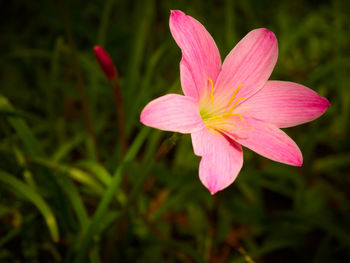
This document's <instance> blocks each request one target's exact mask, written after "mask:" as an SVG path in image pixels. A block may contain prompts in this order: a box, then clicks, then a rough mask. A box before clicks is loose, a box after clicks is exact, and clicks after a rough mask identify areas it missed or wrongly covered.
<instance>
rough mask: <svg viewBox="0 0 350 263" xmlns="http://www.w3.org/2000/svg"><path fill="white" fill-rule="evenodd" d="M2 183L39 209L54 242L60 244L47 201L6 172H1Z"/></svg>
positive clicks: (53, 217) (54, 219)
mask: <svg viewBox="0 0 350 263" xmlns="http://www.w3.org/2000/svg"><path fill="white" fill-rule="evenodd" d="M0 181H1V182H3V183H5V184H8V185H9V186H11V187H12V188H13V189H14V190H15V191H14V193H15V194H17V193H19V194H21V195H22V196H24V197H25V198H26V199H28V201H30V202H32V203H33V204H34V205H35V206H36V207H37V208H38V210H39V211H40V212H41V214H42V216H43V217H44V219H45V222H46V224H47V226H48V228H49V231H50V234H51V238H52V240H53V241H54V242H58V240H59V233H58V227H57V223H56V218H55V216H54V214H53V213H52V211H51V209H50V207H49V205H48V204H47V203H46V202H45V200H44V199H43V198H42V197H41V196H40V195H39V194H38V193H37V192H35V191H34V190H33V189H32V188H30V187H29V186H28V185H26V184H24V183H23V182H22V181H20V180H18V179H17V178H16V177H14V176H13V175H10V174H8V173H7V172H5V171H1V170H0Z"/></svg>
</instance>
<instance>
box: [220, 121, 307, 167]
mask: <svg viewBox="0 0 350 263" xmlns="http://www.w3.org/2000/svg"><path fill="white" fill-rule="evenodd" d="M239 122H242V125H240V124H239ZM236 126H239V128H237V129H236V128H235V127H236ZM225 134H226V135H228V136H229V137H231V138H232V139H233V140H235V141H236V142H238V143H240V144H242V145H243V146H245V147H247V148H249V149H251V150H253V151H254V152H256V153H258V154H260V155H262V156H264V157H266V158H269V159H271V160H274V161H277V162H281V163H286V164H290V165H294V166H301V165H302V163H303V156H302V154H301V152H300V149H299V147H298V145H296V143H295V142H294V141H293V140H292V139H291V138H290V137H289V136H288V135H287V134H286V133H284V132H283V131H282V130H280V129H279V128H277V127H276V126H274V125H272V124H269V123H267V122H264V121H261V120H258V119H254V118H249V117H246V116H245V117H243V119H242V120H237V118H236V123H235V125H232V128H231V129H230V131H228V132H225Z"/></svg>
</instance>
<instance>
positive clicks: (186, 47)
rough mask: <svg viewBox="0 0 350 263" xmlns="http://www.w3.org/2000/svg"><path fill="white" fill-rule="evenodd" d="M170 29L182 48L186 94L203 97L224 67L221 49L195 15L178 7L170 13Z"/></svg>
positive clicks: (183, 85) (183, 79)
mask: <svg viewBox="0 0 350 263" xmlns="http://www.w3.org/2000/svg"><path fill="white" fill-rule="evenodd" d="M169 26H170V31H171V34H172V35H173V37H174V39H175V41H176V43H177V44H178V46H179V47H180V48H181V51H182V60H181V63H180V71H181V86H182V90H183V92H184V94H185V95H186V96H190V97H193V98H196V99H198V98H200V97H201V96H202V95H203V94H204V95H205V94H207V93H208V92H210V83H209V82H208V78H211V79H212V81H213V82H214V83H215V81H216V78H217V76H218V74H219V72H220V68H221V58H220V53H219V50H218V48H217V46H216V44H215V42H214V40H213V38H212V37H211V35H210V34H209V33H208V31H207V30H206V29H205V28H204V26H203V25H201V24H200V23H199V22H198V21H197V20H195V19H194V18H193V17H190V16H187V15H186V14H185V13H183V12H181V11H178V10H175V11H171V15H170V22H169Z"/></svg>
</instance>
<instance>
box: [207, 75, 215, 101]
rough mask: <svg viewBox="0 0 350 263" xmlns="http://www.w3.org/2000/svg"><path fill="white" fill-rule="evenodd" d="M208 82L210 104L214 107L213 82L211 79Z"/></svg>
mask: <svg viewBox="0 0 350 263" xmlns="http://www.w3.org/2000/svg"><path fill="white" fill-rule="evenodd" d="M208 80H209V82H210V97H209V99H210V101H211V104H213V105H214V83H213V81H212V80H211V78H208Z"/></svg>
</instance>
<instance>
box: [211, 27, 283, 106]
mask: <svg viewBox="0 0 350 263" xmlns="http://www.w3.org/2000/svg"><path fill="white" fill-rule="evenodd" d="M277 57H278V47H277V39H276V37H275V35H274V34H273V33H272V32H271V31H269V30H267V29H264V28H261V29H255V30H253V31H251V32H249V33H248V34H247V35H246V36H245V37H244V38H243V39H242V40H241V41H240V42H239V43H238V44H237V45H236V46H235V47H234V49H233V50H232V51H231V52H230V53H229V54H228V56H227V57H226V59H225V61H224V63H223V65H222V70H221V72H220V75H219V77H218V79H217V81H216V84H215V90H214V92H215V93H214V94H215V95H214V97H215V100H216V102H217V103H218V104H223V105H225V104H227V102H228V100H230V98H231V96H232V95H233V93H234V92H235V90H236V89H237V88H238V87H239V86H240V85H241V88H240V89H239V91H238V93H237V94H236V96H235V98H241V97H243V98H245V99H247V98H249V97H250V96H252V95H253V94H254V93H256V92H257V91H258V90H259V89H261V88H262V87H263V85H264V84H265V83H266V81H267V80H268V78H269V77H270V75H271V72H272V70H273V68H274V66H275V64H276V61H277Z"/></svg>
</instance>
